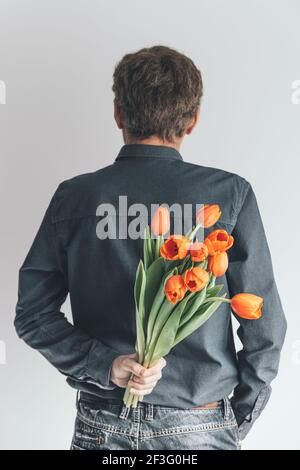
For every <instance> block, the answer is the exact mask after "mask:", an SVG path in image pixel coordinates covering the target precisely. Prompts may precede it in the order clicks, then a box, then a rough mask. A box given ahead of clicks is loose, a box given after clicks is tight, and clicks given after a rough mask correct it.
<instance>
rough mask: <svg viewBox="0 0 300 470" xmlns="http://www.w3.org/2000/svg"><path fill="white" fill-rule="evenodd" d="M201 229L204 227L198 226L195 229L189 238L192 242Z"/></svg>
mask: <svg viewBox="0 0 300 470" xmlns="http://www.w3.org/2000/svg"><path fill="white" fill-rule="evenodd" d="M200 227H203V225H202V224H197V225H196V227H195V228H194V230H192V232H191V233H190V234H189V236H188V238H189V239H190V240H191V241H193V239H194V237H195V235H196V233H197V232H198V230H199V228H200Z"/></svg>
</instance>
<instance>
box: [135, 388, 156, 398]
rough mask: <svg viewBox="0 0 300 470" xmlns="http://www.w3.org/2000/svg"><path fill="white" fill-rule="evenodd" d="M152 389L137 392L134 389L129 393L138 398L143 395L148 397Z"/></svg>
mask: <svg viewBox="0 0 300 470" xmlns="http://www.w3.org/2000/svg"><path fill="white" fill-rule="evenodd" d="M152 390H153V388H147V389H145V390H137V389H135V388H131V389H130V393H133V394H134V395H139V396H144V395H149V394H150V393H151V392H152Z"/></svg>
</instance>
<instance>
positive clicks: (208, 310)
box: [174, 293, 226, 346]
mask: <svg viewBox="0 0 300 470" xmlns="http://www.w3.org/2000/svg"><path fill="white" fill-rule="evenodd" d="M224 297H226V293H225V294H223V295H222V296H220V298H224ZM221 303H222V301H221V300H220V301H219V300H216V301H214V302H212V303H208V304H204V305H202V306H201V307H200V308H199V309H198V311H197V312H196V313H195V314H194V315H193V317H192V318H191V319H190V321H189V322H187V323H186V324H185V325H183V326H182V327H180V328H179V329H178V333H177V335H176V338H175V341H174V346H176V344H178V343H179V342H180V341H182V340H184V339H185V338H186V337H187V336H189V335H191V334H192V333H193V332H194V331H195V330H197V329H198V328H200V327H201V326H202V325H203V324H204V323H205V322H206V321H207V320H208V319H209V318H210V317H211V316H212V314H213V313H214V312H215V311H216V310H217V308H218V307H219V306H220V305H221Z"/></svg>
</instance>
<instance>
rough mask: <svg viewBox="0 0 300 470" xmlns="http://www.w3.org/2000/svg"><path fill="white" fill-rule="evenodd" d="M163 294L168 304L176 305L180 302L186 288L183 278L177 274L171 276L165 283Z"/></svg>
mask: <svg viewBox="0 0 300 470" xmlns="http://www.w3.org/2000/svg"><path fill="white" fill-rule="evenodd" d="M164 290H165V294H166V297H167V299H168V300H169V302H171V303H172V304H176V303H177V302H179V300H182V299H183V297H184V295H185V293H186V286H185V284H184V280H183V277H182V276H180V275H179V274H177V275H175V276H171V277H170V278H169V279H168V280H167V282H166V283H165V287H164Z"/></svg>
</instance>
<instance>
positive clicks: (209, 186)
mask: <svg viewBox="0 0 300 470" xmlns="http://www.w3.org/2000/svg"><path fill="white" fill-rule="evenodd" d="M113 91H114V94H115V100H114V117H115V121H116V123H117V126H118V128H119V129H121V130H122V134H123V139H124V145H123V146H122V147H121V149H120V151H119V153H118V155H117V158H116V159H115V161H114V162H113V163H112V164H111V165H110V166H108V167H106V168H103V169H101V170H98V171H96V172H94V173H90V174H85V175H81V176H77V177H75V178H72V179H70V180H68V181H65V182H63V183H61V184H60V185H59V187H58V189H57V191H56V192H55V194H54V196H53V198H52V200H51V202H50V205H49V207H48V209H47V211H46V214H45V217H44V219H43V222H42V224H41V227H40V229H39V231H38V234H37V236H36V238H35V240H34V242H33V245H32V247H31V249H30V251H29V253H28V255H27V257H26V259H25V262H24V264H23V266H22V267H21V269H20V278H19V299H18V304H17V309H16V319H15V326H16V330H17V332H18V334H19V336H20V337H21V338H23V339H24V340H25V341H26V342H27V343H28V344H29V345H30V346H32V347H33V348H35V349H37V350H39V351H40V352H41V353H42V354H43V355H44V356H45V357H46V359H48V361H50V362H51V363H52V364H53V365H54V366H55V367H56V368H57V369H58V370H59V371H60V372H61V373H63V374H65V375H66V376H67V382H68V383H69V384H70V385H71V386H72V387H74V388H75V389H77V391H80V392H78V393H77V400H76V404H77V409H78V413H77V418H76V424H75V431H74V436H73V440H72V445H71V448H72V449H170V450H176V449H239V448H240V441H241V440H242V439H243V438H244V437H245V436H246V434H247V433H248V431H249V429H250V427H251V426H252V424H253V422H254V421H255V419H256V418H257V417H258V415H259V414H260V412H261V410H262V409H263V408H264V406H265V404H266V402H267V400H268V398H269V395H270V382H271V381H272V379H273V378H274V377H275V376H276V374H277V370H278V362H279V354H280V350H281V347H282V344H283V340H284V337H285V332H286V321H285V318H284V313H283V311H282V306H281V302H280V299H279V296H278V292H277V288H276V283H275V280H274V275H273V270H272V262H271V257H270V253H269V249H268V245H267V241H266V237H265V233H264V229H263V225H262V221H261V218H260V214H259V210H258V207H257V203H256V198H255V195H254V192H253V189H252V187H251V185H250V183H249V182H248V181H246V180H245V179H244V178H242V177H240V176H238V175H236V174H233V173H230V172H227V171H223V170H220V169H216V168H210V167H205V166H201V165H199V166H198V165H193V164H190V163H187V162H184V160H183V157H182V155H181V153H180V151H179V149H180V147H181V144H182V141H183V138H184V136H185V135H189V134H191V132H192V131H193V129H194V128H195V126H196V123H197V122H198V120H199V107H200V100H201V96H202V79H201V74H200V72H199V70H198V69H197V68H196V66H195V64H194V63H193V61H192V60H191V59H189V58H188V57H186V56H185V55H183V54H181V53H179V52H178V51H176V50H173V49H170V48H168V47H163V46H155V47H151V48H144V49H142V50H140V51H138V52H136V53H133V54H127V55H125V56H124V57H123V59H122V60H121V61H120V62H119V63H118V64H117V66H116V69H115V71H114V83H113ZM120 196H126V198H127V204H128V207H131V206H132V205H133V204H136V203H142V204H144V205H145V206H146V207H148V208H149V207H150V206H151V204H163V203H165V204H168V205H169V206H171V205H172V204H180V205H183V204H192V205H193V206H194V205H196V204H212V203H218V204H219V205H220V207H221V209H222V216H221V218H220V219H219V221H218V222H217V224H216V225H215V228H223V229H226V230H227V231H228V232H229V233H231V234H232V235H233V237H234V240H235V243H234V246H233V248H232V249H231V250H230V251H229V260H230V265H229V269H228V271H227V272H226V275H225V276H223V277H222V278H220V279H219V280H218V281H219V282H220V283H222V284H224V289H225V290H227V291H228V293H229V295H230V296H233V295H234V294H236V293H240V292H251V293H254V294H256V295H259V296H261V297H263V298H264V307H263V316H262V318H260V319H259V320H256V321H253V322H251V321H247V320H243V319H240V318H238V321H239V323H240V326H239V329H238V335H239V337H240V340H241V342H242V344H243V348H242V350H241V351H240V352H238V354H236V351H235V346H234V341H233V332H232V324H231V313H230V307H229V304H227V303H223V304H222V306H221V307H219V309H218V313H217V314H215V315H214V316H213V317H211V319H210V320H209V321H207V322H206V324H205V325H204V326H203V327H202V328H200V329H199V330H197V331H196V332H195V333H193V334H192V335H191V336H189V337H188V338H186V339H185V340H184V341H182V342H181V343H179V344H178V345H177V346H176V347H175V348H173V350H172V351H171V352H170V353H169V354H168V356H167V357H166V358H163V359H161V360H160V361H159V362H158V363H157V364H156V365H155V366H154V367H151V368H150V369H145V368H144V367H143V366H141V365H140V364H138V362H137V360H136V359H137V357H136V356H135V354H134V345H135V335H136V331H135V309H134V300H133V285H134V279H135V272H136V268H137V264H138V261H139V259H140V258H141V257H142V240H141V239H138V240H136V239H130V238H128V237H126V236H123V235H124V233H123V235H122V236H120V232H118V234H117V236H116V237H111V236H107V237H106V238H105V237H102V236H99V233H98V232H97V224H98V223H99V221H100V220H101V217H100V215H104V213H101V210H99V209H98V208H99V207H102V206H101V205H102V204H104V205H107V204H108V205H109V207H113V208H114V209H115V215H113V216H112V217H111V219H112V220H111V219H110V222H115V223H116V225H118V224H121V225H123V222H124V218H125V219H126V217H127V216H128V214H127V213H126V211H125V210H124V209H122V208H120V206H119V197H120ZM129 219H130V217H129ZM120 220H121V222H120ZM128 223H129V222H128ZM68 293H69V294H70V299H71V306H72V314H73V321H74V325H72V324H70V323H69V322H68V321H67V319H66V318H65V317H64V314H63V313H61V312H60V308H61V305H62V304H63V302H64V300H65V298H66V296H67V294H68ZM128 381H130V382H129V383H130V386H131V389H132V392H133V393H136V394H138V395H143V396H144V400H143V401H142V402H140V403H139V404H138V406H137V408H135V409H133V410H130V411H129V408H127V407H125V405H123V403H122V398H123V394H124V389H125V387H126V385H127V383H128ZM232 392H233V395H232V397H231V399H229V398H228V396H229V395H231V393H232Z"/></svg>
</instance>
